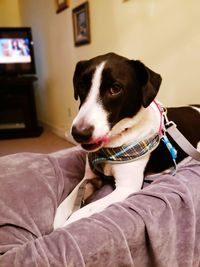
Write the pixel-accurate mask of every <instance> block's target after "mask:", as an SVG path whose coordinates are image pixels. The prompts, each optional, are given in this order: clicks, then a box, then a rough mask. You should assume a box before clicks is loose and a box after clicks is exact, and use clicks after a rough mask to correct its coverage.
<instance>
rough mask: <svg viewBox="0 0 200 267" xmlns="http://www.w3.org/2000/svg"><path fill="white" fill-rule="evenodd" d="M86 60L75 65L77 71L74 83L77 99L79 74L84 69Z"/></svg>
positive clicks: (76, 97)
mask: <svg viewBox="0 0 200 267" xmlns="http://www.w3.org/2000/svg"><path fill="white" fill-rule="evenodd" d="M85 62H86V60H84V61H79V62H78V63H77V64H76V67H75V71H74V77H73V85H74V98H75V99H76V100H78V81H79V79H78V78H79V76H80V73H81V71H82V69H83V66H84V64H85Z"/></svg>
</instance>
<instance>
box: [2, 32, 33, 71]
mask: <svg viewBox="0 0 200 267" xmlns="http://www.w3.org/2000/svg"><path fill="white" fill-rule="evenodd" d="M34 74H35V60H34V51H33V40H32V33H31V28H30V27H9V28H8V27H0V76H13V75H15V76H19V75H34Z"/></svg>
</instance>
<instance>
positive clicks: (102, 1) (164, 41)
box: [19, 0, 200, 135]
mask: <svg viewBox="0 0 200 267" xmlns="http://www.w3.org/2000/svg"><path fill="white" fill-rule="evenodd" d="M82 2H83V1H80V0H73V1H71V5H70V8H68V9H66V10H65V11H63V12H61V13H59V14H56V13H55V6H54V1H53V0H52V1H49V0H42V1H41V0H34V1H33V0H19V3H20V7H21V15H22V23H23V24H24V25H26V26H27V25H30V26H32V29H33V36H34V41H35V53H36V64H37V73H38V77H39V82H38V86H37V90H36V99H37V107H38V113H39V119H40V120H41V121H43V122H45V123H46V124H48V125H49V126H51V127H52V129H54V130H55V131H57V132H58V133H59V134H61V135H62V134H63V132H64V130H69V127H70V123H71V120H72V117H73V116H74V115H75V113H76V111H77V107H78V103H76V102H75V101H74V100H73V89H72V75H73V71H74V67H75V64H76V62H77V61H78V60H81V59H87V58H90V57H93V56H95V55H97V54H101V53H106V52H109V51H113V52H116V53H119V54H121V55H124V56H127V57H129V58H137V59H140V60H142V61H143V62H144V63H145V64H146V65H147V66H149V67H151V68H152V69H154V70H155V71H157V72H159V73H160V74H161V75H162V77H163V84H162V87H161V91H160V93H159V99H160V100H161V101H163V102H164V103H165V104H167V105H180V104H186V103H194V102H196V103H197V102H198V103H200V93H199V88H200V81H199V77H200V51H199V48H200V30H199V25H200V16H199V10H200V1H198V0H191V1H188V0H175V1H174V0H167V1H161V0H142V1H141V0H129V1H126V2H124V3H123V1H122V0H90V1H89V2H90V19H91V37H92V43H91V44H90V45H85V46H82V47H79V48H75V47H74V43H73V29H72V15H71V11H72V8H73V7H74V6H77V5H78V4H80V3H82Z"/></svg>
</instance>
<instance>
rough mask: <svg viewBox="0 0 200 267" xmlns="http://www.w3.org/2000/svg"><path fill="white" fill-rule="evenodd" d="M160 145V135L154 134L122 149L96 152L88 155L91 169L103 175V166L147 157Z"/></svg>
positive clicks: (115, 148)
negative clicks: (107, 163) (108, 163)
mask: <svg viewBox="0 0 200 267" xmlns="http://www.w3.org/2000/svg"><path fill="white" fill-rule="evenodd" d="M159 143H160V135H159V134H154V135H153V136H151V137H150V138H147V139H145V140H142V141H139V142H137V143H133V144H128V145H122V146H120V147H114V148H113V147H103V148H101V149H100V150H98V151H96V152H90V153H89V154H88V159H89V164H90V167H91V168H92V170H93V171H94V172H98V173H99V172H100V173H103V166H102V164H103V163H105V162H110V163H113V164H117V163H122V162H130V161H134V160H137V159H139V158H141V157H144V156H146V155H147V154H149V153H150V152H152V151H153V150H154V149H156V147H157V146H158V145H159Z"/></svg>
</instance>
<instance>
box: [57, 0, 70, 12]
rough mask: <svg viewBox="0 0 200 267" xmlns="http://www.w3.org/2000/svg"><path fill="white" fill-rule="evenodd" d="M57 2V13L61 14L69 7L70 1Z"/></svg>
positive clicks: (60, 0) (58, 0) (61, 0)
mask: <svg viewBox="0 0 200 267" xmlns="http://www.w3.org/2000/svg"><path fill="white" fill-rule="evenodd" d="M55 1H56V13H60V12H61V11H63V10H64V9H65V8H67V7H69V0H55Z"/></svg>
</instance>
